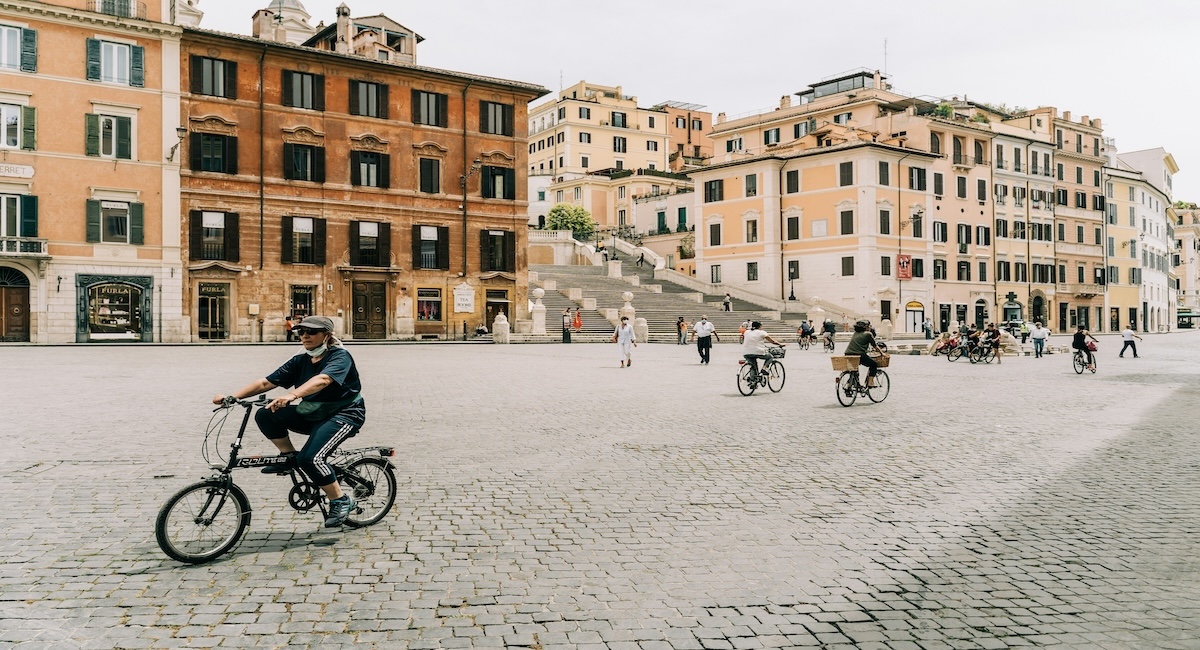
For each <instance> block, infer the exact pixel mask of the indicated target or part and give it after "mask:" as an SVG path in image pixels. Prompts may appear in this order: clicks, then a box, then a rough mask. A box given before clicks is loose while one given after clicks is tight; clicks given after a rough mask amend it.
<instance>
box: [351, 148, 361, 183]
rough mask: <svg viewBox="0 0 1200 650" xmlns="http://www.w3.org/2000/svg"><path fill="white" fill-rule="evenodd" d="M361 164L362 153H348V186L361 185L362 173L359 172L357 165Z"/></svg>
mask: <svg viewBox="0 0 1200 650" xmlns="http://www.w3.org/2000/svg"><path fill="white" fill-rule="evenodd" d="M361 162H362V152H359V151H351V152H350V184H351V185H362V172H360V171H359V168H358V165H359V163H361Z"/></svg>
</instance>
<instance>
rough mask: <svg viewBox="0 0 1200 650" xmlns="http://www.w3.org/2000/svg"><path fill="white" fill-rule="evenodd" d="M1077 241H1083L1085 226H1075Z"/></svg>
mask: <svg viewBox="0 0 1200 650" xmlns="http://www.w3.org/2000/svg"><path fill="white" fill-rule="evenodd" d="M1075 241H1076V242H1078V243H1080V244H1082V243H1083V226H1075Z"/></svg>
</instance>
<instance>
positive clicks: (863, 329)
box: [842, 320, 884, 388]
mask: <svg viewBox="0 0 1200 650" xmlns="http://www.w3.org/2000/svg"><path fill="white" fill-rule="evenodd" d="M871 350H874V351H875V353H876V354H878V355H880V356H882V355H883V354H884V352H883V349H882V348H880V347H879V343H878V342H877V341H876V340H875V335H874V334H872V333H871V321H869V320H860V321H858V322H856V323H854V334H853V335H852V336H851V337H850V343H849V344H848V345H846V351H845V352H843V353H842V354H844V355H846V356H848V357H853V356H857V357H858V362H859V364H861V365H864V366H866V367H867V388H874V387H875V375H877V374H878V373H879V364H878V363H876V362H875V360H874V359H872V358H871V356H870V355H869V354H868V352H870V351H871Z"/></svg>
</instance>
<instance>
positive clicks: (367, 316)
mask: <svg viewBox="0 0 1200 650" xmlns="http://www.w3.org/2000/svg"><path fill="white" fill-rule="evenodd" d="M353 300H354V313H353V320H352V322H351V328H352V329H351V332H353V334H354V338H356V339H382V338H385V337H386V336H387V321H386V317H387V283H386V282H355V283H354V289H353Z"/></svg>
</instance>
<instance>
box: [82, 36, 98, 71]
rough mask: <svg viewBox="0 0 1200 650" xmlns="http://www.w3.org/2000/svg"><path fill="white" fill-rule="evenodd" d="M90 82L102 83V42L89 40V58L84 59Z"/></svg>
mask: <svg viewBox="0 0 1200 650" xmlns="http://www.w3.org/2000/svg"><path fill="white" fill-rule="evenodd" d="M84 65H85V68H86V69H87V80H88V81H100V41H98V40H96V39H94V38H89V39H87V58H86V59H84Z"/></svg>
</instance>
